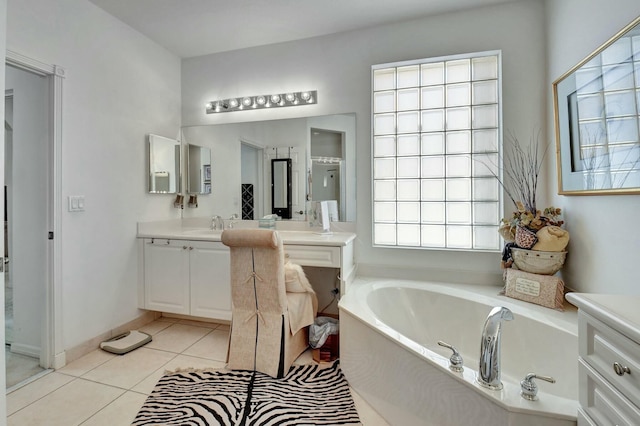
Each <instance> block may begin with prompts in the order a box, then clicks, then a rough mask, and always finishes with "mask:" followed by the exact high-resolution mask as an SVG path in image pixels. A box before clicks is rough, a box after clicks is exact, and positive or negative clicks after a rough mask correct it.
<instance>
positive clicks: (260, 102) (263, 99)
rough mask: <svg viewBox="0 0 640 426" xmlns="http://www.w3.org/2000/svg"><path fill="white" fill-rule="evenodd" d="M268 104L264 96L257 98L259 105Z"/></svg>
mask: <svg viewBox="0 0 640 426" xmlns="http://www.w3.org/2000/svg"><path fill="white" fill-rule="evenodd" d="M266 102H267V100H266V99H265V97H264V96H262V95H260V96H258V97H257V98H256V103H257V104H258V105H264V104H265V103H266Z"/></svg>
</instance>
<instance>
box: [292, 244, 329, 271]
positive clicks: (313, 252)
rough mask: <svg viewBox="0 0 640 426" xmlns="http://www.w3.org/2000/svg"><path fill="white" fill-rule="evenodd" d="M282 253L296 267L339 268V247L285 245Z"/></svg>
mask: <svg viewBox="0 0 640 426" xmlns="http://www.w3.org/2000/svg"><path fill="white" fill-rule="evenodd" d="M284 253H285V255H286V256H288V258H289V260H291V262H293V263H297V264H298V265H302V266H321V267H327V268H339V267H340V247H326V246H296V245H285V246H284Z"/></svg>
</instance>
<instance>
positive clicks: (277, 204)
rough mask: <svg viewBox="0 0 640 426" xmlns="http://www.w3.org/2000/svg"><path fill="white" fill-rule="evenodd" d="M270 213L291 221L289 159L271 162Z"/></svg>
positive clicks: (278, 159)
mask: <svg viewBox="0 0 640 426" xmlns="http://www.w3.org/2000/svg"><path fill="white" fill-rule="evenodd" d="M271 206H272V207H271V213H273V214H277V215H278V216H280V217H281V218H283V219H291V159H290V158H276V159H273V160H271Z"/></svg>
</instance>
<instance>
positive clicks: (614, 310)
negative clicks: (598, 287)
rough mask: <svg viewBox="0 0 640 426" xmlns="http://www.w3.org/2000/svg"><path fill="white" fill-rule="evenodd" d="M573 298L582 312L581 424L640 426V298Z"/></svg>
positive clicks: (579, 321)
mask: <svg viewBox="0 0 640 426" xmlns="http://www.w3.org/2000/svg"><path fill="white" fill-rule="evenodd" d="M616 298H618V299H619V301H618V302H615V300H616ZM567 299H568V300H569V301H570V302H571V303H573V304H575V305H577V306H578V307H579V308H580V310H579V312H578V330H579V331H578V345H579V359H578V382H579V393H578V399H579V403H580V408H579V409H578V425H579V426H586V425H590V426H591V425H598V426H605V425H618V426H623V425H624V426H633V425H640V327H639V326H640V312H639V311H638V309H637V306H638V302H640V300H638V299H639V298H638V297H633V296H631V297H629V296H608V295H586V294H585V295H582V294H572V293H570V294H568V295H567Z"/></svg>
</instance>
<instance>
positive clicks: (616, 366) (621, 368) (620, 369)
mask: <svg viewBox="0 0 640 426" xmlns="http://www.w3.org/2000/svg"><path fill="white" fill-rule="evenodd" d="M613 371H615V372H616V374H617V375H618V376H624V373H627V374H631V370H630V369H629V367H627V366H626V365H622V364H620V363H619V362H614V363H613Z"/></svg>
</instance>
